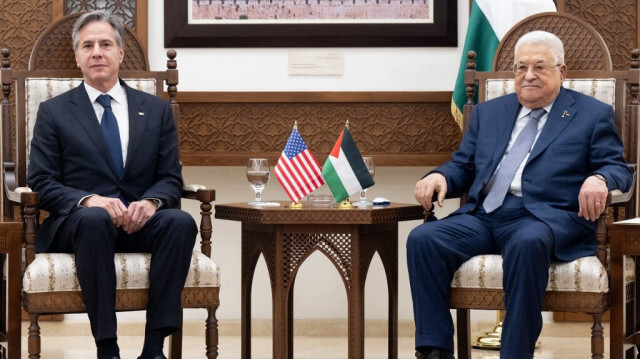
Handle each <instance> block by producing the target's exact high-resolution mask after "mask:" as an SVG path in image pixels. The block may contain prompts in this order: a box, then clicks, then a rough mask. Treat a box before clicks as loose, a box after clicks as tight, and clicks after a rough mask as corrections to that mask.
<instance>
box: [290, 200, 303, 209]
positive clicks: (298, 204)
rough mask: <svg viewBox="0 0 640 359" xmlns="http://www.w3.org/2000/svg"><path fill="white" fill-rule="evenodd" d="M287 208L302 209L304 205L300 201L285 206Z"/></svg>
mask: <svg viewBox="0 0 640 359" xmlns="http://www.w3.org/2000/svg"><path fill="white" fill-rule="evenodd" d="M287 208H304V204H302V202H300V201H298V202H291V203H290V204H288V205H287Z"/></svg>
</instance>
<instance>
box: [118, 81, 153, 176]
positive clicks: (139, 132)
mask: <svg viewBox="0 0 640 359" xmlns="http://www.w3.org/2000/svg"><path fill="white" fill-rule="evenodd" d="M120 83H121V84H122V85H123V86H124V88H125V89H126V91H127V103H128V105H129V147H127V162H126V164H125V166H124V173H125V174H126V172H127V168H128V167H129V166H130V165H131V163H132V162H133V160H134V158H135V156H134V154H135V153H136V151H138V147H139V145H140V143H142V142H143V141H142V136H144V131H145V128H146V127H147V116H148V111H147V110H146V106H145V99H144V96H140V95H139V94H138V93H137V92H135V91H133V90H132V89H131V87H129V86H128V85H127V84H126V83H125V82H124V81H122V80H120Z"/></svg>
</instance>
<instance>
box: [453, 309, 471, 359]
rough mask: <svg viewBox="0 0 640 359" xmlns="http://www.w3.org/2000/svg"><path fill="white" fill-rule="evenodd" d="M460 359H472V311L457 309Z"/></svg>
mask: <svg viewBox="0 0 640 359" xmlns="http://www.w3.org/2000/svg"><path fill="white" fill-rule="evenodd" d="M456 323H457V326H458V328H457V330H456V331H457V333H458V356H457V358H458V359H471V310H469V309H456Z"/></svg>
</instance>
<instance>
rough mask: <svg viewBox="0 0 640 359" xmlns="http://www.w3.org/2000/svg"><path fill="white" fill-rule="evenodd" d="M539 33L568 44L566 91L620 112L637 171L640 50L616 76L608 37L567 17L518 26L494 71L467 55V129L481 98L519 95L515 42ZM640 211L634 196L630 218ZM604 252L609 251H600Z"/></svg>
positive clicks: (551, 15)
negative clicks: (480, 66) (516, 90)
mask: <svg viewBox="0 0 640 359" xmlns="http://www.w3.org/2000/svg"><path fill="white" fill-rule="evenodd" d="M534 30H544V31H548V32H551V33H554V34H556V35H557V36H558V37H559V38H560V39H561V40H562V41H563V43H564V46H565V63H566V64H567V68H568V72H567V78H566V79H565V82H564V84H563V86H564V87H566V88H569V89H573V90H576V91H578V92H581V93H584V94H587V95H589V96H592V97H594V98H597V99H598V100H600V101H602V102H604V103H607V104H610V105H611V106H612V107H613V108H614V111H615V120H616V125H617V126H618V130H619V132H620V136H621V138H622V140H623V142H624V147H625V158H626V160H627V162H628V163H630V164H635V165H636V166H637V165H638V163H639V158H638V120H639V118H640V108H639V106H640V105H639V103H638V91H639V87H638V85H639V82H640V51H638V50H634V51H632V53H631V66H630V68H629V69H628V70H626V71H613V70H612V65H611V63H612V62H611V58H610V55H609V50H608V48H607V46H606V44H605V43H604V40H602V37H600V35H599V34H598V33H597V31H596V30H595V29H594V28H593V27H592V26H591V25H589V24H587V23H586V22H584V21H583V20H581V19H579V18H577V17H575V16H572V15H569V14H565V13H542V14H536V15H533V16H531V17H528V18H526V19H524V20H522V21H521V22H520V23H518V24H517V25H515V26H514V27H513V28H512V29H511V30H510V31H509V32H508V33H507V34H506V35H505V37H504V38H503V40H502V41H501V43H500V46H499V47H498V49H497V50H496V54H495V57H494V61H493V70H492V71H488V72H479V71H476V70H475V53H474V52H473V51H470V52H469V53H468V54H467V56H468V58H469V61H468V62H467V70H466V72H465V86H466V95H467V103H466V104H465V106H464V109H463V114H464V129H465V130H466V129H468V126H469V119H470V118H471V112H472V110H473V107H474V97H475V96H477V101H478V102H479V103H480V102H484V101H487V100H489V99H492V98H495V97H498V96H502V95H505V94H508V93H511V92H513V91H514V73H513V70H512V68H513V64H514V47H515V43H516V41H517V40H518V39H519V38H520V37H521V36H522V35H524V34H525V33H527V32H530V31H534ZM636 187H637V184H636ZM637 206H638V205H637V200H636V195H635V194H634V195H633V198H632V199H631V200H630V201H629V205H628V206H627V207H625V212H624V213H625V216H626V217H627V218H631V217H632V216H633V217H635V214H636V213H638V211H637ZM617 216H618V212H617V211H616V212H614V217H613V219H614V220H617V219H618V217H617ZM601 248H604V246H601V247H600V246H599V249H601ZM605 256H606V253H604V252H603V253H600V251H599V257H605Z"/></svg>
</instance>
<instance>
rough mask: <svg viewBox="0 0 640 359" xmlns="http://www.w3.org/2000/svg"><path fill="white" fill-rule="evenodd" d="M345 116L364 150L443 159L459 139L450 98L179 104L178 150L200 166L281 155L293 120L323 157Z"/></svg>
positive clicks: (185, 161)
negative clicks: (431, 100) (232, 157)
mask: <svg viewBox="0 0 640 359" xmlns="http://www.w3.org/2000/svg"><path fill="white" fill-rule="evenodd" d="M347 120H348V121H349V124H350V131H351V134H352V136H353V137H354V139H355V141H356V144H357V145H358V148H359V149H360V151H361V152H363V153H384V154H388V155H398V156H402V155H403V154H409V153H411V154H420V155H429V154H432V155H443V154H444V155H445V156H444V157H445V158H446V157H448V155H449V154H450V153H451V152H452V151H454V150H455V149H457V147H458V145H459V143H460V139H461V134H460V128H459V127H458V125H457V124H456V123H455V121H454V120H453V119H452V117H451V114H450V103H449V102H446V103H223V104H218V103H215V104H214V103H209V104H207V103H181V104H180V122H181V126H180V141H181V142H180V149H181V155H182V159H183V162H184V164H185V165H202V164H205V163H202V162H201V161H202V160H203V159H206V158H207V157H210V158H213V160H212V161H213V162H214V163H211V162H209V163H206V164H216V162H215V161H216V159H215V158H216V156H219V157H222V156H226V155H234V154H238V153H244V154H246V153H249V156H250V155H251V153H255V154H259V153H265V152H266V153H269V152H271V153H277V154H279V153H280V152H281V151H282V148H283V147H284V144H285V143H286V141H287V138H288V136H289V134H290V133H291V127H292V125H293V123H294V122H295V121H297V122H298V131H300V134H301V135H302V136H303V138H304V140H305V142H306V143H307V145H308V146H309V148H310V149H311V150H312V152H314V154H316V156H317V157H321V156H322V155H326V154H327V153H329V152H330V151H331V148H332V147H333V145H334V143H335V141H336V139H337V137H338V134H339V133H340V130H341V128H342V126H343V125H344V123H345V122H346V121H347ZM192 158H193V159H192ZM227 160H228V159H227ZM243 162H244V160H243ZM218 164H219V163H218ZM391 165H393V164H391ZM395 165H398V164H397V163H396V164H395Z"/></svg>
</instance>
